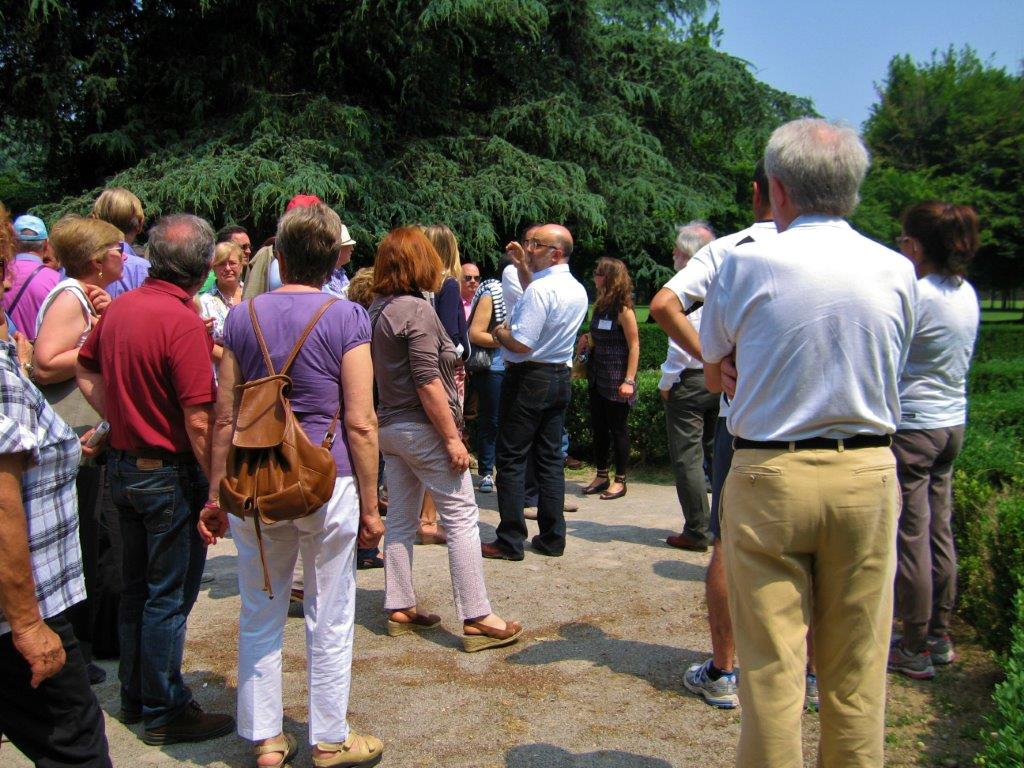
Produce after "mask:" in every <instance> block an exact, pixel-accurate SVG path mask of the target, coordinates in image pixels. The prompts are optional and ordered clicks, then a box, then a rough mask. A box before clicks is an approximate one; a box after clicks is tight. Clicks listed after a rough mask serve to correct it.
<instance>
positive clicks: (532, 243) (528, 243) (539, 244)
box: [523, 237, 561, 250]
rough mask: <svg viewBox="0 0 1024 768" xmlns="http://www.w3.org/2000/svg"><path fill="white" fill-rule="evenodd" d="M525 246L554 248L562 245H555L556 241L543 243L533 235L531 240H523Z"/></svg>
mask: <svg viewBox="0 0 1024 768" xmlns="http://www.w3.org/2000/svg"><path fill="white" fill-rule="evenodd" d="M523 246H524V247H526V248H530V249H533V248H553V249H556V250H557V249H558V248H560V247H561V246H558V245H555V244H554V243H542V242H541V241H540V240H534V239H533V238H532V237H531V238H530V239H529V240H525V241H523Z"/></svg>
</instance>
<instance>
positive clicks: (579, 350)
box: [576, 333, 590, 355]
mask: <svg viewBox="0 0 1024 768" xmlns="http://www.w3.org/2000/svg"><path fill="white" fill-rule="evenodd" d="M589 347H590V334H589V333H584V334H583V335H582V336H580V337H579V339H577V341H576V354H577V355H582V354H583V353H584V352H586V351H587V349H588V348H589Z"/></svg>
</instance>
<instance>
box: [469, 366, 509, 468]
mask: <svg viewBox="0 0 1024 768" xmlns="http://www.w3.org/2000/svg"><path fill="white" fill-rule="evenodd" d="M504 378H505V372H504V371H478V372H476V373H474V374H473V385H474V387H475V388H476V392H477V397H478V398H479V400H478V402H479V406H478V407H477V416H476V457H477V460H478V461H479V463H480V464H479V470H478V471H479V473H480V476H481V477H483V476H484V475H490V474H492V473H493V472H494V449H495V442H496V441H497V439H498V406H499V404H500V402H501V382H502V380H503V379H504Z"/></svg>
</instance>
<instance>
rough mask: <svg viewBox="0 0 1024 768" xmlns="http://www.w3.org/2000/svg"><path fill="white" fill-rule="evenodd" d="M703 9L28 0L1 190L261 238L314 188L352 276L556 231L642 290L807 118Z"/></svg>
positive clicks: (11, 27)
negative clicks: (782, 130) (450, 235)
mask: <svg viewBox="0 0 1024 768" xmlns="http://www.w3.org/2000/svg"><path fill="white" fill-rule="evenodd" d="M707 5H708V3H707V2H705V0H342V1H341V2H324V1H323V0H304V1H303V2H296V1H295V0H255V2H251V1H249V0H199V2H195V0H192V1H190V0H161V1H160V2H150V1H149V0H135V1H132V0H83V1H82V2H74V3H72V2H65V1H64V0H27V1H26V2H21V3H18V4H15V7H13V8H9V10H5V11H4V12H3V14H4V18H3V20H2V21H3V23H2V24H0V83H2V86H3V89H4V92H5V93H6V94H8V97H7V99H6V107H7V110H6V111H7V117H6V118H5V123H4V135H5V136H6V137H9V138H5V140H4V141H3V142H0V196H4V195H6V196H7V198H8V200H7V202H8V203H9V204H10V205H12V206H14V207H16V208H18V207H22V208H27V207H33V208H34V209H35V210H36V211H37V212H41V213H45V214H48V215H56V214H58V213H60V212H63V211H67V210H85V209H87V208H88V206H89V204H90V202H91V200H92V199H93V197H94V196H95V194H96V192H97V190H98V188H99V187H101V186H103V185H120V186H126V187H128V188H130V189H132V190H133V191H134V192H135V193H136V194H138V195H139V197H140V198H141V199H142V200H143V203H144V205H145V207H146V210H147V213H149V214H150V215H154V214H158V213H160V212H169V211H172V210H188V211H192V212H195V213H197V214H200V215H202V216H205V217H207V218H209V219H211V220H212V221H213V222H214V223H215V224H218V225H219V224H221V223H225V222H229V221H230V222H239V223H242V224H245V225H247V226H249V227H251V228H253V229H255V230H256V231H257V232H258V233H260V234H268V233H269V232H270V231H271V229H272V227H273V223H274V221H275V220H276V218H277V216H278V215H280V213H281V211H282V210H283V207H284V204H285V202H286V201H287V200H288V199H289V198H290V197H291V196H292V195H293V194H296V193H299V192H307V193H315V194H318V195H319V196H320V197H321V198H323V199H324V200H325V202H327V203H328V204H330V205H332V206H333V207H334V208H335V209H336V210H338V212H339V213H340V214H341V216H342V219H343V220H344V221H345V222H346V223H347V224H348V225H349V227H350V229H352V230H353V232H354V235H355V237H356V239H357V240H358V241H359V246H358V247H357V261H367V260H368V259H369V258H370V256H371V254H372V249H373V246H374V244H375V243H376V242H377V240H378V239H379V238H380V237H381V236H382V235H383V234H384V233H385V232H386V231H387V230H388V229H390V228H391V227H393V226H395V225H398V224H404V223H412V222H419V223H432V222H442V223H446V224H448V225H449V226H451V227H452V229H453V230H454V231H455V232H456V234H457V235H458V237H459V241H460V246H461V248H462V250H463V253H464V254H465V257H466V258H472V259H474V260H477V261H482V262H484V263H493V262H494V260H496V258H497V256H498V254H499V248H500V246H501V245H502V244H503V243H504V242H505V241H506V240H507V239H508V238H510V237H512V236H514V235H515V234H517V233H518V231H519V230H520V229H521V228H522V227H523V226H524V225H526V224H527V223H529V222H533V221H540V220H551V221H560V222H564V223H566V224H567V225H568V226H569V227H570V228H571V229H572V230H573V232H574V234H575V236H576V239H577V248H578V252H579V253H580V254H581V255H582V258H583V261H584V266H586V264H587V263H588V262H591V261H593V259H595V258H596V257H597V256H600V255H604V254H609V255H616V256H619V257H621V258H623V259H624V260H625V261H626V262H627V263H628V264H629V265H630V267H631V268H632V270H633V271H634V275H635V276H636V277H638V278H639V279H640V280H641V282H642V281H644V280H647V281H655V280H658V279H661V278H662V277H664V275H665V273H666V272H667V265H668V264H669V262H670V258H671V240H672V238H673V236H674V232H673V229H672V227H673V225H675V224H678V223H683V222H685V221H687V220H689V219H692V218H708V219H711V220H712V221H713V222H714V224H715V225H716V226H717V227H719V228H720V229H723V230H728V229H730V228H738V227H740V226H742V225H745V224H746V223H747V220H748V218H749V209H748V203H747V184H746V183H747V181H748V180H749V178H750V172H751V169H752V167H753V163H754V160H755V159H756V157H757V156H758V154H759V153H760V151H761V148H762V146H763V142H764V140H765V139H766V137H767V135H768V133H769V132H770V131H771V130H772V129H773V128H774V127H775V126H776V125H778V124H779V123H781V122H783V121H785V120H787V119H790V118H792V117H795V116H799V115H802V114H808V113H810V112H811V111H812V108H811V105H810V103H809V102H808V101H806V100H803V99H798V98H796V97H793V96H790V95H788V94H785V93H782V92H779V91H776V90H774V89H772V88H770V87H768V86H766V85H764V84H763V83H760V82H758V81H757V80H756V79H755V78H754V77H753V76H752V75H751V73H750V71H749V68H748V67H747V65H746V64H745V63H744V62H742V61H740V60H738V59H736V58H733V57H730V56H728V55H726V54H723V53H721V52H720V51H718V50H716V49H715V47H714V41H715V37H716V35H717V33H718V30H717V18H716V17H712V20H711V21H710V22H707V23H703V22H701V21H700V19H701V18H703V17H704V15H705V12H706V11H707V10H708V9H707ZM26 158H31V160H30V162H31V165H29V164H28V162H26ZM40 203H48V204H46V205H39V204H40Z"/></svg>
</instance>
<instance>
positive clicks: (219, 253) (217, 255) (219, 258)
mask: <svg viewBox="0 0 1024 768" xmlns="http://www.w3.org/2000/svg"><path fill="white" fill-rule="evenodd" d="M232 256H234V257H235V258H236V259H238V264H239V266H241V264H242V261H243V257H244V256H245V252H244V251H243V250H242V247H241V246H240V245H238V243H232V242H230V241H229V242H224V243H217V247H216V248H214V249H213V261H211V262H210V269H213V268H214V267H219V266H220V265H221V264H223V263H224V262H225V261H227V260H228V259H230V258H231V257H232Z"/></svg>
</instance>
